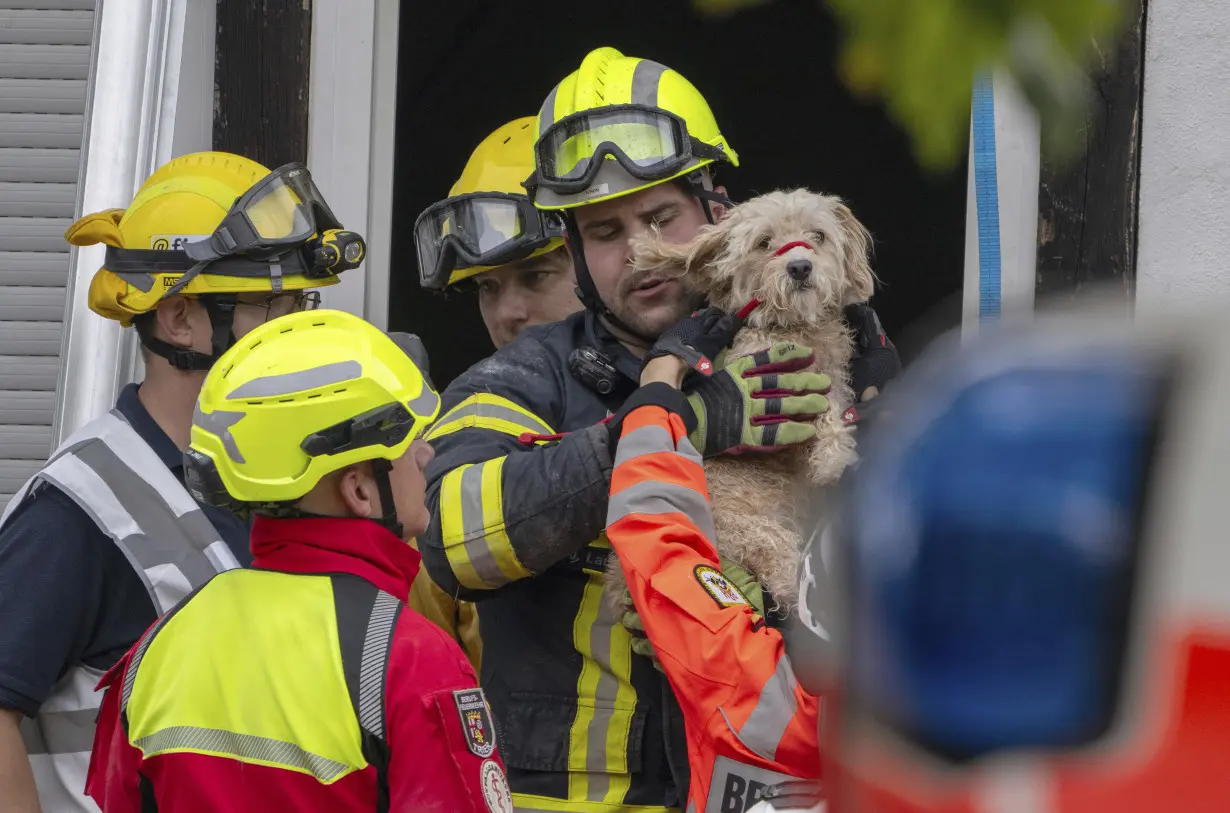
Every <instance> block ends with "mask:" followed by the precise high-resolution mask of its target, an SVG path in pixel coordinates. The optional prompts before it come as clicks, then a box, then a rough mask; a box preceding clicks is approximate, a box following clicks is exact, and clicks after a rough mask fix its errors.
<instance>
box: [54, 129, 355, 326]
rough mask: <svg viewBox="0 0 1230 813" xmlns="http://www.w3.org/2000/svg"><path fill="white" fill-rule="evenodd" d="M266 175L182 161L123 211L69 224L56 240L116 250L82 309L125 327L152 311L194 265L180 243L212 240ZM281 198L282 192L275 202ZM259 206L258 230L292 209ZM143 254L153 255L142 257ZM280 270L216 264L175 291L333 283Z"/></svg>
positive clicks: (243, 164)
mask: <svg viewBox="0 0 1230 813" xmlns="http://www.w3.org/2000/svg"><path fill="white" fill-rule="evenodd" d="M270 174H271V173H270V171H269V170H268V169H266V168H265V167H263V166H261V165H260V164H258V163H257V162H255V161H252V160H250V159H247V158H243V157H241V156H238V155H231V154H230V153H225V152H200V153H193V154H190V155H184V156H181V157H179V158H176V159H174V160H172V161H170V162H169V163H167V164H165V165H164V166H163V167H161V168H160V169H159V170H158V171H157V172H155V173H154V174H153V175H151V176H150V177H149V178H148V179H147V180H146V181H145V183H144V184H143V185H142V186H141V189H140V191H138V192H137V195H136V197H135V198H133V200H132V203H131V204H129V206H128V208H127V209H108V210H106V211H103V212H95V213H93V214H88V215H85V216H84V217H82V218H81V219H80V220H78V221H77V222H76V223H74V224H73V225H72V226H70V227H69V229H68V231H67V232H66V233H65V235H64V236H65V239H67V240H68V242H69V243H71V244H72V245H75V246H92V245H97V244H98V243H103V244H105V245H107V246H108V247H110V249H117V250H109V251H108V256H107V264H106V265H104V266H103V267H102V268H100V269H98V272H97V273H95V274H94V278H93V280H92V281H91V283H90V291H89V297H88V302H89V306H90V309H91V310H93V311H94V312H95V313H97V314H99V315H100V316H103V317H106V318H107V319H115V320H117V321H119V322H120V323H121V324H123V325H124V326H125V327H127V326H128V325H130V324H132V319H133V317H135V316H139V315H140V314H143V313H147V312H149V311H152V310H153V309H154V308H155V307H156V306H157V304H158V302H159V300H160V299H162V298H163V296H164V295H166V293H167V292H168V291H169V290H171V289H172V288H174V287H175V286H176V283H177V282H179V281H181V280H182V278H183V277H184V276H185V274H186V273H187V272H189V271H190V270H191V269H192V267H193V266H194V265H196V264H197V262H196V261H195V260H193V259H192V258H191V257H189V256H187V255H186V253H185V251H184V247H185V245H186V244H187V243H189V242H193V241H203V240H206V239H208V238H209V237H210V236H211V235H213V234H214V232H215V231H216V230H217V229H218V227H219V225H220V224H221V223H222V222H223V220H224V218H226V217H227V215H228V213H229V212H230V211H231V207H232V205H233V204H234V203H235V201H236V200H237V199H238V198H240V197H241V196H243V195H244V193H245V192H247V191H248V190H249V189H251V188H252V187H254V186H255V185H256V184H257V183H259V182H260V181H261V180H262V179H264V178H267V177H268V176H269V175H270ZM287 196H288V195H287V192H285V191H283V192H282V197H284V198H285V197H287ZM265 200H266V203H265V205H264V206H263V207H262V209H260V210H258V215H261V216H263V217H264V218H265V221H266V222H267V223H269V224H270V225H269V226H265V225H264V224H262V226H263V227H264V228H263V230H264V231H267V232H268V231H275V230H279V227H280V230H283V231H286V230H289V229H288V228H287V226H286V224H285V223H284V222H278V221H285V219H286V218H287V216H288V213H293V212H294V211H296V209H297V206H295V204H296V203H298V201H297V200H295V201H292V202H291V206H290V207H285V206H271V205H269V202H272V201H273V200H274V199H273V198H271V197H269V198H266V199H265ZM258 205H259V204H258ZM151 251H152V252H158V254H156V255H155V254H148V253H146V252H151ZM137 252H141V253H140V254H138V253H137ZM111 266H114V267H111ZM228 266H229V268H228ZM262 266H263V267H262ZM228 270H231V271H233V272H234V273H230V274H228V273H227V271H228ZM281 270H282V274H281V276H280V277H278V276H276V275H271V274H270V273H269V272H268V264H267V263H259V264H258V263H252V262H247V263H243V262H230V263H228V262H218V263H214V264H212V265H211V266H207V267H206V268H205V269H203V270H202V272H201V273H196V274H195V275H193V276H191V278H190V279H189V280H188V281H187V282H186V283H185V284H184V285H183V286H182V287H181V288H179V290H177V291H176V293H182V294H186V295H203V294H240V293H245V292H249V291H254V292H261V291H274V290H275V288H277V289H278V290H279V292H280V291H295V290H302V289H304V288H315V287H320V286H324V285H332V284H334V283H335V282H337V277H336V276H335V275H333V274H321V275H318V276H315V277H309V276H308V273H307V271H308V269H306V268H304V267H303V266H302V264H300V265H298V266H296V265H293V264H292V263H290V262H286V263H284V264H283V268H282V269H281ZM261 271H263V272H264V273H260V272H261Z"/></svg>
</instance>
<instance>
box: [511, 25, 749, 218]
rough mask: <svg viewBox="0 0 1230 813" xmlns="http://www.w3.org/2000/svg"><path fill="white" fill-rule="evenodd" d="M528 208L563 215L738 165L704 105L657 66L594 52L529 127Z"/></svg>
mask: <svg viewBox="0 0 1230 813" xmlns="http://www.w3.org/2000/svg"><path fill="white" fill-rule="evenodd" d="M536 131H537V134H538V141H537V144H536V145H535V149H534V164H535V167H534V170H535V171H534V176H533V178H532V179H531V181H530V184H529V185H530V188H531V193H532V195H533V198H534V205H535V206H537V207H538V208H539V209H544V210H564V209H571V208H574V207H577V206H584V205H586V204H590V203H598V202H599V201H604V200H610V199H612V198H617V197H621V196H623V195H630V194H632V193H633V192H637V191H640V190H641V189H646V188H648V187H651V186H654V185H656V184H660V183H665V182H666V181H670V180H673V179H675V178H680V177H684V176H687V175H689V174H691V173H693V172H695V171H696V170H698V169H700V168H702V167H705V166H708V165H710V164H712V163H714V162H715V161H723V162H726V163H729V164H731V165H732V166H738V165H739V156H738V154H737V153H736V152H735V151H734V149H733V148H732V147H731V146H730V144H729V143H727V141H726V138H725V137H724V136H723V135H722V133H721V130H720V129H719V128H718V125H717V120H716V119H715V118H714V117H713V111H712V110H710V109H709V103H708V102H706V101H705V97H704V96H702V95H701V93H700V91H699V90H697V89H696V87H695V86H694V85H693V84H692V83H691V82H689V81H688V80H687V79H685V78H684V77H683V76H682V75H681V74H679V73H677V72H675V71H673V70H671V69H670V68H668V67H666V66H665V65H660V64H658V63H657V62H652V61H650V60H648V59H641V58H639V57H630V56H624V55H623V54H622V53H620V52H619V51H617V50H616V49H614V48H598V49H596V50H594V51H591V52H590V53H589V54H587V55H586V57H585V59H584V60H583V61H582V62H581V67H580V68H578V69H577V70H576V71H574V72H573V73H571V74H569V75H568V76H566V77H564V80H563V81H562V82H560V83H559V84H558V85H556V86H555V89H554V90H552V91H551V93H550V95H548V96H547V99H546V101H545V102H543V105H542V109H541V110H539V112H538V117H537V121H536Z"/></svg>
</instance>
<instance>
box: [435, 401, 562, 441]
mask: <svg viewBox="0 0 1230 813" xmlns="http://www.w3.org/2000/svg"><path fill="white" fill-rule="evenodd" d="M471 427H474V428H477V429H491V430H494V431H496V432H502V433H503V434H505V435H513V436H520V435H523V434H525V433H527V432H528V433H529V434H531V435H553V434H555V432H554V430H552V429H551V427H550V426H548V425H547V423H546V422H545V421H543V420H542V419H541V418H539V417H538V416H537V415H535V414H534V413H532V412H530V411H529V410H528V409H526V408H525V407H523V406H519V405H517V404H515V403H513V402H512V401H510V400H508V399H507V398H502V397H500V396H499V395H492V394H491V393H487V392H480V393H476V394H474V395H471V396H470V397H469V398H466V399H465V400H464V401H462V402H461V403H459V404H458V405H457V406H455V407H453V408H452V409H450V410H449V411H448V412H446V413H444V415H442V416H441V417H440V418H439V419H438V420H436V422H435V423H434V424H432V425H431V428H430V429H428V430H427V433H426V434H425V435H424V438H426V439H427V440H429V441H430V440H436V439H437V438H442V437H444V436H445V435H449V434H452V433H453V432H456V431H458V430H461V429H469V428H471Z"/></svg>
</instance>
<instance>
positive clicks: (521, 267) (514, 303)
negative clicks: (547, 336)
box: [473, 248, 581, 348]
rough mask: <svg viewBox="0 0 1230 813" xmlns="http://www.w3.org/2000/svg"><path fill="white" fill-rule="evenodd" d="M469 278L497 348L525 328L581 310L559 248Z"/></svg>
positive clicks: (569, 264) (567, 263) (567, 262)
mask: <svg viewBox="0 0 1230 813" xmlns="http://www.w3.org/2000/svg"><path fill="white" fill-rule="evenodd" d="M473 279H474V284H475V285H476V286H477V288H478V310H479V312H480V313H482V315H483V324H484V325H486V326H487V333H489V334H490V335H491V343H492V344H494V345H495V346H496V347H497V348H499V347H503V346H504V345H506V344H508V343H509V342H511V341H512V340H513V339H515V338H517V334H518V333H520V332H521V331H522V330H524V329H525V328H527V327H533V326H534V325H546V324H550V323H552V322H558V321H560V320H561V319H564V318H565V317H567V316H568V315H569V314H571V313H575V312H576V311H579V310H580V309H581V301H580V300H579V299H577V297H576V292H575V288H576V276H575V275H574V274H573V271H572V260H571V259H569V257H568V252H566V251H565V250H564V249H562V248H560V249H556V250H555V251H551V252H549V253H547V254H542V255H539V256H537V257H531V258H530V259H528V260H521V261H519V262H515V263H509V264H508V265H501V266H500V267H499V268H493V269H491V270H490V271H484V272H483V273H482V274H479V275H478V276H476V277H474V278H473Z"/></svg>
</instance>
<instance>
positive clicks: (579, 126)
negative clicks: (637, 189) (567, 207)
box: [534, 105, 694, 193]
mask: <svg viewBox="0 0 1230 813" xmlns="http://www.w3.org/2000/svg"><path fill="white" fill-rule="evenodd" d="M534 149H535V161H536V167H535V168H536V172H537V178H536V182H537V183H538V184H540V185H541V186H545V187H547V188H550V189H553V190H555V191H557V192H565V193H568V192H579V191H581V190H582V189H584V188H585V187H586V186H588V185H589V184H590V183H591V182H592V181H593V179H594V177H595V176H596V175H597V174H598V170H599V168H600V167H601V165H602V161H603V160H615V161H618V162H619V163H620V165H622V166H623V168H624V169H625V170H627V172H628V173H629V174H631V175H632V176H633V177H635V178H638V179H640V180H645V181H651V180H657V179H659V178H665V177H668V176H670V175H674V174H676V173H677V172H679V170H680V169H682V168H683V167H684V166H685V165H686V164H687V162H688V161H690V160H691V159H692V157H693V155H694V151H693V144H692V140H691V138H690V137H689V136H688V132H687V127H686V126H685V125H684V123H683V120H682V119H680V118H679V117H678V116H674V115H672V114H670V113H667V112H666V111H664V110H658V109H655V108H652V107H643V106H640V105H619V106H615V107H604V108H601V109H598V110H591V111H586V112H583V113H578V114H576V115H573V116H569V117H567V118H565V119H561V120H560V121H558V122H556V123H555V124H554V125H552V126H551V128H550V129H548V130H547V132H546V133H545V134H544V135H543V136H542V138H540V139H539V140H538V143H537V144H536V145H535V147H534Z"/></svg>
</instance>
